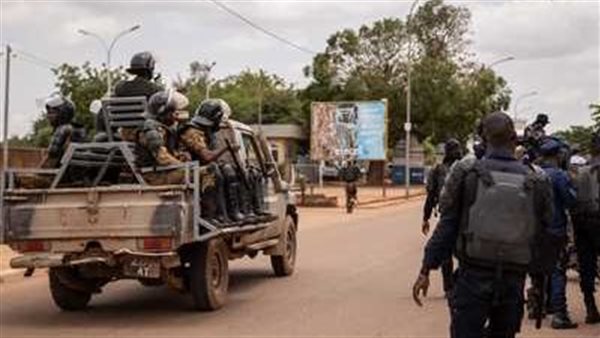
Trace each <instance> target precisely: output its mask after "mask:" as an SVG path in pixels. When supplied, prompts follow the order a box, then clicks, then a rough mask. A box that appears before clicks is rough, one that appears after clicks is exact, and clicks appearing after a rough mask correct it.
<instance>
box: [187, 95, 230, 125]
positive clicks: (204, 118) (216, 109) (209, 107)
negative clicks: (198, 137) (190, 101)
mask: <svg viewBox="0 0 600 338" xmlns="http://www.w3.org/2000/svg"><path fill="white" fill-rule="evenodd" d="M229 116H231V108H230V107H229V105H228V104H227V102H225V100H223V99H207V100H204V101H202V103H200V105H199V106H198V109H196V117H195V118H194V120H195V121H197V122H198V123H200V124H202V125H205V126H207V127H218V126H219V125H220V124H221V121H225V120H227V119H228V118H229Z"/></svg>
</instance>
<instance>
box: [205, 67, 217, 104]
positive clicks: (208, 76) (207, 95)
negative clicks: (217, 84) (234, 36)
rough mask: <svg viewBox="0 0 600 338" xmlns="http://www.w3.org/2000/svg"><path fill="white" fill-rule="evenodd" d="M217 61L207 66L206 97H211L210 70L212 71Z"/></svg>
mask: <svg viewBox="0 0 600 338" xmlns="http://www.w3.org/2000/svg"><path fill="white" fill-rule="evenodd" d="M216 64H217V63H216V62H214V61H213V62H211V64H210V65H207V66H206V93H205V95H204V96H205V99H207V100H208V99H210V85H211V83H210V72H211V71H212V69H213V67H214V66H215V65H216Z"/></svg>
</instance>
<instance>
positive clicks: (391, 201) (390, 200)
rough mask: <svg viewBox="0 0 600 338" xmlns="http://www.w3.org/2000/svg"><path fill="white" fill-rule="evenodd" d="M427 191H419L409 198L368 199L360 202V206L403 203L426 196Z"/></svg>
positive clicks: (368, 207)
mask: <svg viewBox="0 0 600 338" xmlns="http://www.w3.org/2000/svg"><path fill="white" fill-rule="evenodd" d="M425 195H426V194H425V193H418V194H414V195H410V196H409V197H408V198H406V197H404V196H397V197H389V198H381V199H375V200H368V201H365V202H360V201H359V202H358V207H362V208H364V209H376V208H381V207H386V206H388V205H394V204H401V203H404V202H409V201H412V200H415V199H418V198H421V197H423V196H425Z"/></svg>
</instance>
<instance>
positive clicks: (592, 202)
mask: <svg viewBox="0 0 600 338" xmlns="http://www.w3.org/2000/svg"><path fill="white" fill-rule="evenodd" d="M591 143H592V147H591V148H592V149H591V154H592V159H591V160H590V161H589V163H588V164H587V165H585V166H583V167H581V168H579V169H578V170H577V176H576V179H575V184H576V187H577V206H576V207H575V209H574V210H573V212H572V214H571V216H572V218H573V228H574V232H575V247H576V248H577V258H578V263H579V277H580V280H579V286H580V288H581V292H582V293H583V300H584V302H585V308H586V312H587V314H586V317H585V322H586V323H587V324H598V323H600V313H598V307H597V305H596V301H595V298H594V293H595V286H594V283H595V280H596V273H597V272H596V271H597V270H596V269H597V264H598V256H599V255H600V131H597V132H596V133H595V134H594V136H593V137H592V142H591Z"/></svg>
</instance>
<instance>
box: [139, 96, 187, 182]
mask: <svg viewBox="0 0 600 338" xmlns="http://www.w3.org/2000/svg"><path fill="white" fill-rule="evenodd" d="M187 105H188V100H187V98H186V97H185V96H184V95H183V94H180V93H178V92H175V91H161V92H158V93H156V94H154V95H152V97H150V100H149V101H148V107H147V111H146V114H147V120H146V121H145V122H144V126H143V127H142V129H141V130H140V131H138V136H137V146H138V152H137V158H136V161H137V163H136V165H137V166H138V167H140V168H144V167H165V166H172V165H180V164H183V163H184V162H186V161H187V160H188V159H189V158H188V157H187V156H186V155H185V154H184V153H182V152H180V151H179V144H178V143H179V141H178V138H177V133H176V132H175V129H176V128H177V112H178V111H180V110H183V109H185V107H187ZM184 178H185V172H184V170H182V169H177V168H175V169H173V170H167V171H152V172H148V173H145V174H144V179H145V180H146V182H148V183H149V184H151V185H166V184H180V183H182V182H183V180H184Z"/></svg>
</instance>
